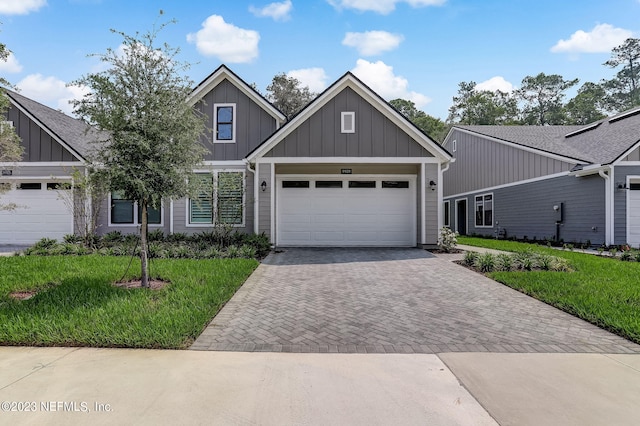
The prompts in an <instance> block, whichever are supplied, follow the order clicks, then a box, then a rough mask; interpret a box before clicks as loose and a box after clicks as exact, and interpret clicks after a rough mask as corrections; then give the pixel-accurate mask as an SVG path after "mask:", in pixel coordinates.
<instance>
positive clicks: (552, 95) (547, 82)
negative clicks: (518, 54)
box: [516, 72, 578, 126]
mask: <svg viewBox="0 0 640 426" xmlns="http://www.w3.org/2000/svg"><path fill="white" fill-rule="evenodd" d="M576 84H578V79H577V78H576V79H574V80H565V79H564V78H563V77H562V76H561V75H558V74H551V75H546V74H545V73H542V72H541V73H540V74H538V75H536V76H535V77H533V76H527V77H525V78H524V79H523V80H522V85H521V86H520V89H518V90H517V91H516V93H517V97H518V98H519V99H520V100H521V101H522V102H523V103H524V106H523V107H522V115H523V121H524V123H525V124H531V125H539V126H544V125H549V124H565V123H566V122H567V114H566V111H565V110H564V103H563V99H564V96H565V94H564V92H565V91H566V90H567V89H569V88H571V87H573V86H575V85H576Z"/></svg>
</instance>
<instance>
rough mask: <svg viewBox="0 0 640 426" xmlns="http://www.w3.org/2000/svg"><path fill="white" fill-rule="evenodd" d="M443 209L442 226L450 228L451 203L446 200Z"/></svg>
mask: <svg viewBox="0 0 640 426" xmlns="http://www.w3.org/2000/svg"><path fill="white" fill-rule="evenodd" d="M443 208H444V212H442V216H443V217H442V222H443V226H446V227H447V228H451V202H450V201H449V200H446V201H445V202H444V203H443ZM447 219H448V220H447Z"/></svg>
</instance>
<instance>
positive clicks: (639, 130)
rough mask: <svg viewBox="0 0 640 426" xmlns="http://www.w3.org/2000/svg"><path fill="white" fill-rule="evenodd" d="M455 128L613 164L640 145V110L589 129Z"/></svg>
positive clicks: (617, 116) (460, 126)
mask: <svg viewBox="0 0 640 426" xmlns="http://www.w3.org/2000/svg"><path fill="white" fill-rule="evenodd" d="M455 127H456V128H459V129H464V130H467V131H469V132H473V133H477V134H480V135H484V136H489V137H492V138H496V139H500V140H503V141H507V142H511V143H514V144H517V145H522V146H526V147H529V148H534V149H537V150H540V151H544V152H547V153H552V154H557V155H561V156H565V157H569V158H573V159H576V160H579V161H581V162H585V163H593V164H611V163H613V162H614V161H616V160H617V159H618V158H620V157H621V156H622V155H623V154H624V153H626V152H627V151H628V150H629V149H631V148H632V147H634V146H635V145H636V144H638V142H640V108H635V109H632V110H630V111H626V112H623V113H620V114H618V115H615V116H613V117H610V118H605V119H602V120H600V121H596V122H594V123H591V124H587V125H586V126H462V125H459V126H455Z"/></svg>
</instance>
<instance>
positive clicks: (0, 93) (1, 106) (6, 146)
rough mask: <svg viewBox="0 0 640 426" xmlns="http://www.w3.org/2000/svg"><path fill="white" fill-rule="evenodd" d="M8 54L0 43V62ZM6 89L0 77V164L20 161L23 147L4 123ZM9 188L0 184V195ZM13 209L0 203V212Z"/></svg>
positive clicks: (7, 50) (7, 83) (6, 101)
mask: <svg viewBox="0 0 640 426" xmlns="http://www.w3.org/2000/svg"><path fill="white" fill-rule="evenodd" d="M10 53H11V51H10V50H9V49H7V46H6V45H4V44H3V43H0V60H2V61H6V60H7V59H8V58H9V54H10ZM7 87H11V84H10V83H9V82H8V81H7V80H5V79H4V78H2V77H0V117H1V118H0V121H2V123H0V163H15V162H18V161H20V160H21V159H22V153H23V147H22V144H21V142H20V137H19V136H18V135H17V134H16V131H15V129H14V127H13V126H10V125H9V124H8V123H6V122H5V121H4V120H6V117H7V113H8V111H9V106H10V102H9V98H8V97H7V94H6V92H5V91H4V88H7ZM10 188H11V186H10V185H9V184H6V183H0V195H2V194H4V193H5V192H7V191H9V189H10ZM14 208H16V205H15V204H13V203H7V204H2V203H1V202H0V210H12V209H14Z"/></svg>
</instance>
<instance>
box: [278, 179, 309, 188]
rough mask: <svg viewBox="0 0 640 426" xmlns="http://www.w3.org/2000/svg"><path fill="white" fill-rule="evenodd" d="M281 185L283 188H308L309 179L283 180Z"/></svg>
mask: <svg viewBox="0 0 640 426" xmlns="http://www.w3.org/2000/svg"><path fill="white" fill-rule="evenodd" d="M282 187H283V188H308V187H309V181H308V180H283V181H282Z"/></svg>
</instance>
